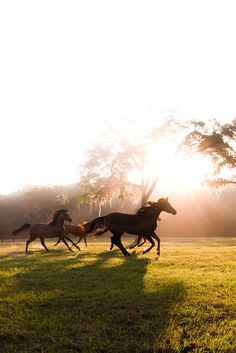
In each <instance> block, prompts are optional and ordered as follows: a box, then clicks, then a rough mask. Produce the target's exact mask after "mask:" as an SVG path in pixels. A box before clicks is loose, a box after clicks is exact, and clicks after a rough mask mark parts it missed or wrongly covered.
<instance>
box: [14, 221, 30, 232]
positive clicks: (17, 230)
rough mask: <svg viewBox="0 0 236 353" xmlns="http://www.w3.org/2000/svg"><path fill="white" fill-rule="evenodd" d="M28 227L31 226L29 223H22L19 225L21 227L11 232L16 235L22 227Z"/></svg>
mask: <svg viewBox="0 0 236 353" xmlns="http://www.w3.org/2000/svg"><path fill="white" fill-rule="evenodd" d="M29 227H31V224H29V223H25V224H23V226H21V227H19V228H17V229H15V230H13V231H12V234H13V235H16V234H18V233H20V232H21V231H22V230H23V229H28V228H29Z"/></svg>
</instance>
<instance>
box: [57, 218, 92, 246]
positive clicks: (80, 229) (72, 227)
mask: <svg viewBox="0 0 236 353" xmlns="http://www.w3.org/2000/svg"><path fill="white" fill-rule="evenodd" d="M85 223H87V222H84V223H83V224H78V225H76V224H65V225H64V232H65V234H66V235H69V234H71V235H75V236H77V237H79V238H78V241H77V242H76V244H78V243H79V242H80V241H81V240H82V239H83V240H84V243H85V245H86V246H87V239H86V237H87V235H88V233H87V232H86V230H85V228H84V224H85ZM60 241H61V239H60V238H58V241H57V242H56V244H55V246H56V245H57V244H59V243H60Z"/></svg>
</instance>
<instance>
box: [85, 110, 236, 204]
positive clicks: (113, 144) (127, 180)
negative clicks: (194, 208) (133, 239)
mask: <svg viewBox="0 0 236 353" xmlns="http://www.w3.org/2000/svg"><path fill="white" fill-rule="evenodd" d="M235 137H236V120H234V121H232V123H230V124H221V123H219V122H217V121H216V120H209V121H208V122H202V121H196V120H195V121H187V122H184V123H183V122H182V123H181V122H180V121H179V120H178V119H176V118H174V117H169V118H167V119H165V120H164V121H163V122H162V123H161V124H159V125H158V126H155V127H152V128H150V129H148V130H146V131H144V132H143V133H142V134H139V135H136V134H135V133H134V132H133V134H131V135H130V137H129V136H128V137H127V135H126V137H124V136H123V135H122V131H121V132H117V131H112V130H110V131H109V132H107V133H106V135H104V137H103V140H102V142H98V143H95V144H94V146H93V147H92V148H91V149H89V150H88V151H87V160H86V162H85V163H84V165H83V168H82V170H83V173H82V176H81V180H80V182H81V183H82V184H83V185H84V188H85V194H86V196H87V197H88V198H90V200H92V201H97V202H98V203H103V202H105V201H107V200H111V199H112V198H113V197H118V198H120V199H121V200H124V199H125V197H127V196H130V197H132V198H133V199H135V200H136V201H138V202H139V203H141V204H143V203H145V202H146V201H148V200H149V198H150V197H151V195H152V193H153V191H154V190H155V189H156V187H157V184H158V180H159V178H160V176H161V174H162V173H163V170H162V166H161V165H160V164H159V162H158V160H159V159H158V158H159V157H160V155H162V157H163V156H164V158H165V155H166V150H165V148H164V146H165V144H163V141H164V143H166V144H167V143H171V144H172V145H174V150H173V158H174V155H180V154H181V155H182V156H183V158H191V159H192V158H195V156H196V155H198V154H200V155H202V156H204V157H206V158H210V160H211V162H212V166H213V169H212V173H211V175H208V176H207V178H206V179H205V183H207V184H208V185H210V186H220V185H224V184H226V183H235V180H234V179H232V178H231V179H230V178H229V177H227V178H226V177H223V176H222V175H226V173H225V174H222V171H224V172H225V171H226V169H227V170H232V169H234V168H235V166H236V153H235ZM159 141H162V144H159V145H158V142H159ZM160 146H161V148H160ZM151 149H152V151H153V152H152V157H153V155H154V158H152V161H150V150H151ZM167 158H168V157H167ZM150 163H154V167H153V168H150ZM229 175H230V174H229V173H228V174H227V176H229Z"/></svg>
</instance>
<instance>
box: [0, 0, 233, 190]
mask: <svg viewBox="0 0 236 353" xmlns="http://www.w3.org/2000/svg"><path fill="white" fill-rule="evenodd" d="M235 33H236V21H235V1H227V0H224V1H223V0H222V1H217V0H214V1H210V0H204V1H199V0H198V1H192V0H186V1H182V0H173V1H169V0H163V1H158V0H156V1H148V0H145V1H138V0H135V1H129V0H125V1H122V0H119V1H113V0H108V1H102V0H99V1H98V0H96V1H90V0H84V1H79V0H77V1H60V0H56V1H51V0H46V1H43V0H41V1H34V0H30V1H24V0H21V1H19V0H17V1H11V0H2V1H1V2H0V48H1V55H0V99H1V101H0V119H1V139H0V163H1V174H0V193H8V192H11V191H13V190H17V189H19V188H21V187H23V186H24V185H25V184H53V183H59V184H60V183H61V184H63V183H71V182H74V181H76V180H77V178H78V174H77V173H78V163H79V161H80V160H81V158H83V151H84V148H85V147H87V146H88V145H89V144H90V143H91V141H92V140H93V139H94V137H96V136H97V134H98V131H99V130H98V124H99V123H100V122H102V121H106V120H109V121H110V122H112V121H115V120H117V119H125V118H129V119H136V120H139V121H147V119H154V118H158V116H160V114H161V112H163V111H165V110H166V109H171V110H173V111H174V112H176V114H177V115H179V116H186V117H191V118H199V119H206V118H209V117H216V118H218V119H223V120H231V119H232V118H234V117H235V116H236V103H235V97H236V94H235V93H236V92H235V85H236V50H235Z"/></svg>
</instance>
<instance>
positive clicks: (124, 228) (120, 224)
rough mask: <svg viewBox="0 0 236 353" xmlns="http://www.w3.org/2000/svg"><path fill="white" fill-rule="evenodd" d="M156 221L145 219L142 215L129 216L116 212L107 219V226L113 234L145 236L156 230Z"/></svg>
mask: <svg viewBox="0 0 236 353" xmlns="http://www.w3.org/2000/svg"><path fill="white" fill-rule="evenodd" d="M156 224H157V222H156V219H153V218H152V217H150V218H149V217H143V215H142V214H135V215H132V214H127V213H119V212H114V213H110V214H109V215H107V216H106V218H105V226H106V228H107V229H108V230H110V231H111V232H122V233H124V232H126V233H129V234H144V233H147V232H150V231H153V230H155V228H156Z"/></svg>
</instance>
